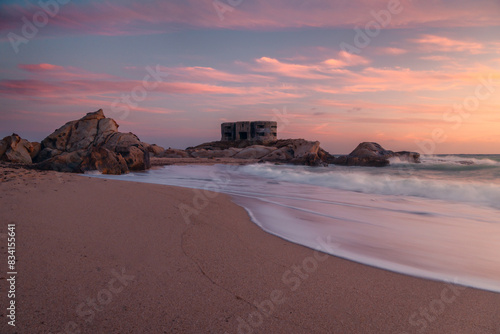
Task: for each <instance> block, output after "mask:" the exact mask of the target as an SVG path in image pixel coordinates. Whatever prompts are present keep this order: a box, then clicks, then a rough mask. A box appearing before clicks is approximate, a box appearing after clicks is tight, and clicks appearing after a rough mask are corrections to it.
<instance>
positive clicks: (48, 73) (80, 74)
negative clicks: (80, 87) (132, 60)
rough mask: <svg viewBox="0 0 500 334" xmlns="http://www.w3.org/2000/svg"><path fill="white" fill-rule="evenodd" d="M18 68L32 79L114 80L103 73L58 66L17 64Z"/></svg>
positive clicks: (113, 77)
mask: <svg viewBox="0 0 500 334" xmlns="http://www.w3.org/2000/svg"><path fill="white" fill-rule="evenodd" d="M18 68H19V69H21V70H24V71H26V72H28V73H30V74H31V75H32V79H38V78H44V79H49V78H50V79H64V80H69V79H87V80H90V79H95V80H97V79H116V77H115V76H112V75H109V74H105V73H95V72H90V71H86V70H84V69H81V68H77V67H73V66H58V65H53V64H46V63H42V64H19V65H18Z"/></svg>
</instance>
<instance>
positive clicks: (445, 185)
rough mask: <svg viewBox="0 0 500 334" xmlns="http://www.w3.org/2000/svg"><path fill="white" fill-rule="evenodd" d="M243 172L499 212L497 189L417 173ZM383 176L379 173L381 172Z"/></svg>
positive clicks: (260, 168)
mask: <svg viewBox="0 0 500 334" xmlns="http://www.w3.org/2000/svg"><path fill="white" fill-rule="evenodd" d="M242 170H243V171H244V172H246V173H249V174H251V175H255V176H260V177H265V178H269V179H273V180H277V181H287V182H295V183H301V184H309V185H317V186H322V187H329V188H332V189H343V190H349V191H357V192H362V193H367V194H383V195H399V196H418V197H424V198H429V199H439V200H449V201H458V202H466V203H477V204H484V205H489V206H492V207H496V208H500V185H498V184H493V183H487V182H473V181H470V180H466V181H456V180H445V179H437V178H423V177H419V174H418V173H411V172H409V171H404V173H402V174H403V175H398V174H397V173H394V174H389V173H380V174H374V173H376V172H373V170H372V172H371V173H369V172H367V171H364V170H363V169H359V168H349V169H345V168H343V169H339V170H337V169H335V168H333V169H330V170H326V171H322V172H318V171H316V170H314V169H310V168H309V169H304V168H297V169H288V168H287V169H283V168H279V167H276V166H274V165H249V166H245V167H243V168H242ZM381 172H382V171H381Z"/></svg>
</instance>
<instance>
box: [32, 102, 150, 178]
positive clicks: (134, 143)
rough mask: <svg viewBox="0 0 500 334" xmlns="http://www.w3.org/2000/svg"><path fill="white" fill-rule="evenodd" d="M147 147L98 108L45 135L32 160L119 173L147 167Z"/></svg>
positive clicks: (68, 168)
mask: <svg viewBox="0 0 500 334" xmlns="http://www.w3.org/2000/svg"><path fill="white" fill-rule="evenodd" d="M149 147H150V145H149V144H147V143H143V142H141V141H140V140H139V138H138V137H137V136H136V135H134V134H133V133H122V132H118V124H117V123H116V122H115V121H114V120H113V119H111V118H106V116H104V113H103V111H102V109H99V110H98V111H96V112H91V113H88V114H87V115H85V116H84V117H82V118H81V119H79V120H75V121H70V122H67V123H66V124H64V125H63V126H62V127H60V128H59V129H57V130H56V131H54V132H53V133H52V134H50V135H49V136H47V137H46V138H45V139H44V140H43V141H42V142H41V147H40V148H41V150H40V153H39V154H38V155H37V156H36V157H35V159H34V162H36V165H35V167H36V168H38V169H51V170H57V171H61V172H75V173H81V172H84V171H88V170H98V171H100V172H102V173H105V174H122V173H127V172H128V171H130V170H145V169H148V168H150V167H151V164H150V161H149V151H148V148H149Z"/></svg>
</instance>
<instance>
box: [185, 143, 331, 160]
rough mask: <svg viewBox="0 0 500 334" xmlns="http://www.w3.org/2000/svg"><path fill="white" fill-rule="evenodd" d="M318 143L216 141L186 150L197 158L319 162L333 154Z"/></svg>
mask: <svg viewBox="0 0 500 334" xmlns="http://www.w3.org/2000/svg"><path fill="white" fill-rule="evenodd" d="M319 145H320V144H319V142H318V141H307V140H304V139H281V140H271V141H250V140H240V141H216V142H210V143H205V144H201V145H198V146H196V147H189V148H187V149H186V153H187V154H189V156H191V157H195V158H235V159H259V160H260V162H275V163H291V164H300V165H308V166H320V165H325V164H326V160H324V159H326V158H327V157H331V156H330V155H329V154H327V153H326V151H324V150H323V149H321V148H320V147H319Z"/></svg>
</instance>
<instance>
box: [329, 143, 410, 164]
mask: <svg viewBox="0 0 500 334" xmlns="http://www.w3.org/2000/svg"><path fill="white" fill-rule="evenodd" d="M394 157H398V158H399V159H400V160H402V161H407V162H411V163H419V162H420V154H419V153H416V152H408V151H401V152H393V151H389V150H386V149H384V148H383V147H382V146H380V145H379V144H377V143H372V142H364V143H361V144H359V145H358V146H357V147H356V148H355V149H354V151H352V152H351V153H350V154H349V155H343V156H339V157H337V158H333V159H330V162H331V163H333V164H336V165H346V166H371V167H383V166H387V165H389V163H390V162H389V159H390V158H394Z"/></svg>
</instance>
